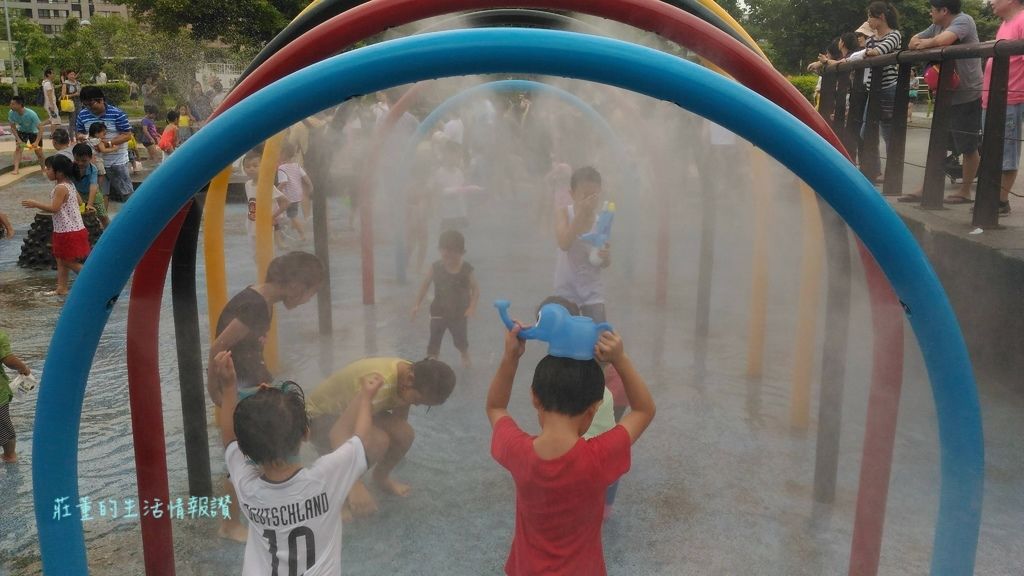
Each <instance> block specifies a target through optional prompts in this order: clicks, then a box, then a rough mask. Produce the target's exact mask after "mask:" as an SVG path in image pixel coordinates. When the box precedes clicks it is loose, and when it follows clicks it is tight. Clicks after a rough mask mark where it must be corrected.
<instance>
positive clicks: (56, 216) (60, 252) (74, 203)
mask: <svg viewBox="0 0 1024 576" xmlns="http://www.w3.org/2000/svg"><path fill="white" fill-rule="evenodd" d="M45 167H46V177H47V178H49V179H50V180H52V181H54V182H56V184H54V186H53V191H51V192H50V203H49V204H44V203H42V202H38V201H36V200H22V201H21V205H22V206H24V207H25V208H35V209H37V210H42V211H43V212H49V213H51V214H53V257H54V259H56V260H57V290H56V291H54V292H48V294H55V295H57V296H64V295H65V294H67V293H68V270H73V271H74V272H75V274H78V272H79V271H80V270H81V269H82V260H84V259H85V257H86V256H88V255H89V232H88V230H86V229H85V223H83V222H82V213H81V211H80V209H79V198H78V192H77V191H76V190H75V185H74V184H73V183H72V180H73V179H74V163H73V162H72V161H71V160H70V159H68V158H67V157H66V156H60V155H57V156H50V157H49V158H47V159H46V162H45Z"/></svg>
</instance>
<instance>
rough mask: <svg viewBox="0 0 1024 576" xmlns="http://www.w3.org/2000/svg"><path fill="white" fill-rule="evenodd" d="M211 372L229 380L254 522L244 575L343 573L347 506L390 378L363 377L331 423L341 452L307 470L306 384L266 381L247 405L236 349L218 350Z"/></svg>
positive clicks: (230, 458) (229, 416)
mask: <svg viewBox="0 0 1024 576" xmlns="http://www.w3.org/2000/svg"><path fill="white" fill-rule="evenodd" d="M211 371H212V372H213V373H214V374H216V376H217V378H216V379H217V381H218V382H220V383H221V393H222V404H221V408H220V430H221V438H222V439H223V441H224V460H225V462H226V463H227V466H228V472H229V473H230V474H231V483H232V484H234V486H235V489H236V490H237V492H238V499H239V503H240V504H241V509H242V515H243V516H245V517H246V519H247V520H248V521H249V533H248V539H247V540H246V543H245V560H244V563H243V565H242V575H243V576H258V575H266V574H289V573H290V574H304V575H306V576H318V575H326V574H330V575H331V576H334V575H336V574H341V573H342V571H341V537H342V523H341V508H342V505H343V504H344V503H345V498H346V496H347V495H348V492H349V489H351V488H352V485H353V484H354V483H355V482H356V481H357V480H358V479H359V477H360V476H362V475H363V473H365V472H366V469H367V464H368V463H367V461H366V451H365V449H364V447H363V440H362V439H363V438H366V437H367V435H368V434H369V433H370V427H371V422H372V418H373V417H372V415H371V404H372V401H373V397H374V396H375V395H376V394H377V391H378V390H380V387H381V385H383V384H384V378H383V377H382V376H381V375H380V374H371V375H369V376H365V377H364V378H362V379H361V380H360V387H361V389H360V392H359V395H358V396H357V398H356V401H355V402H352V403H350V404H349V405H348V408H347V409H346V410H345V413H344V414H342V415H341V417H340V418H339V419H338V421H337V422H336V423H335V424H334V426H333V427H332V428H331V431H330V438H331V445H332V446H333V447H334V452H331V453H330V454H327V455H325V456H321V457H320V458H318V459H317V460H316V462H314V463H313V465H312V466H310V467H309V468H304V467H303V466H302V464H301V463H299V462H297V461H296V458H297V456H298V453H299V447H300V446H301V444H302V442H303V441H304V440H306V439H307V438H308V437H309V417H308V415H307V414H306V405H305V399H304V398H303V395H302V389H301V388H299V386H298V385H297V384H295V383H294V382H286V383H285V384H283V385H282V386H281V387H271V386H268V385H266V384H263V385H261V386H260V388H259V389H258V390H257V391H256V393H255V394H253V395H251V396H248V397H247V398H245V399H244V400H242V401H241V402H239V401H238V385H237V382H236V378H235V368H234V364H233V363H232V361H231V352H220V353H218V354H217V355H216V356H215V357H214V359H213V362H212V366H211ZM353 432H354V435H353V436H351V438H350V439H349V440H348V441H346V442H344V443H342V442H341V439H343V438H346V437H348V436H349V435H352V434H353Z"/></svg>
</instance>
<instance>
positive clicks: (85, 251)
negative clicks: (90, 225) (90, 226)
mask: <svg viewBox="0 0 1024 576" xmlns="http://www.w3.org/2000/svg"><path fill="white" fill-rule="evenodd" d="M89 251H90V247H89V231H88V230H86V229H85V228H82V229H81V230H77V231H75V232H54V233H53V257H54V258H56V259H58V260H81V259H83V258H85V257H86V256H88V255H89Z"/></svg>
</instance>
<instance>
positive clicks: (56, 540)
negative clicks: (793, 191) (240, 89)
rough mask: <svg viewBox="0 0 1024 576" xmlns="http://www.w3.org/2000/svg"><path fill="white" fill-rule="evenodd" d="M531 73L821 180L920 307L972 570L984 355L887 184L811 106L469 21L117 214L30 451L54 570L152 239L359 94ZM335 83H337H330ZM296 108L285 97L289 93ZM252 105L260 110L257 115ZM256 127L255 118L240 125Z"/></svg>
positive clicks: (278, 118) (213, 145) (230, 139)
mask: <svg viewBox="0 0 1024 576" xmlns="http://www.w3.org/2000/svg"><path fill="white" fill-rule="evenodd" d="M497 72H506V73H522V74H542V75H550V76H569V77H574V78H579V79H584V80H590V81H594V82H600V83H604V84H609V85H613V86H618V87H621V88H624V89H627V90H632V91H634V92H639V93H642V94H646V95H648V96H651V97H653V98H658V99H662V100H667V101H671V102H675V103H676V104H678V105H679V106H681V107H683V108H685V109H687V110H690V111H692V112H694V113H696V114H699V115H701V116H704V117H705V118H708V119H709V120H711V121H713V122H715V123H717V124H719V125H721V126H724V127H725V128H727V129H729V130H731V131H733V132H735V133H736V134H738V135H740V136H742V137H744V138H746V139H747V140H749V141H750V142H752V143H754V144H755V145H757V146H759V147H761V148H762V149H764V150H765V151H766V152H768V153H769V154H770V155H772V156H773V157H774V158H776V159H777V160H778V161H780V162H781V163H782V164H784V165H786V166H787V167H788V168H789V169H790V170H792V171H793V172H794V173H796V174H797V175H798V176H799V177H800V178H802V179H803V180H804V181H805V182H806V183H807V184H809V185H810V186H811V187H812V188H814V189H815V190H816V191H818V193H819V194H820V195H821V197H822V198H823V199H824V200H825V201H826V202H828V203H829V204H830V205H831V206H832V207H833V208H834V209H835V210H836V212H837V213H838V214H839V215H840V216H841V217H842V218H843V219H844V220H845V221H846V222H847V224H849V226H850V227H851V228H852V229H853V230H854V231H855V232H856V233H857V234H858V235H859V237H860V239H861V240H862V241H863V242H864V244H865V245H866V246H867V248H868V249H869V250H870V251H871V253H872V254H873V255H874V257H875V259H876V260H877V261H878V263H879V265H880V266H881V268H882V270H884V271H885V273H886V276H887V277H888V278H889V281H890V282H891V283H892V285H893V288H894V289H895V291H896V294H897V295H898V296H899V298H900V299H901V300H902V301H903V303H904V304H905V305H906V309H907V310H908V318H909V322H910V324H911V327H912V328H913V329H914V332H915V333H916V335H917V339H918V342H919V344H920V347H921V352H922V354H923V357H924V361H925V364H926V366H927V369H928V374H929V376H930V379H931V384H932V391H933V396H934V398H935V408H936V413H937V416H938V425H939V440H940V450H941V454H942V457H941V474H942V486H941V493H940V497H939V512H938V519H937V522H936V530H935V540H934V548H933V549H934V553H933V556H932V567H931V573H932V574H933V575H943V576H946V575H949V576H954V575H955V576H967V575H969V574H972V573H973V568H974V558H975V553H976V548H977V540H978V531H979V528H980V522H981V498H982V491H983V478H984V445H983V442H982V429H981V414H980V410H979V406H978V395H977V389H976V387H975V382H974V375H973V373H972V369H971V363H970V359H969V358H968V355H967V349H966V346H965V344H964V340H963V336H962V334H961V332H960V328H959V326H958V325H957V321H956V316H955V315H954V314H953V309H952V307H951V306H950V304H949V300H948V299H947V298H946V294H945V292H944V291H943V289H942V285H941V284H940V283H939V281H938V278H937V277H936V275H935V272H934V271H933V270H932V268H931V266H930V265H929V264H928V261H927V259H926V257H925V255H924V253H923V252H922V251H921V249H920V247H919V246H918V245H917V243H916V242H915V240H914V238H913V237H912V236H911V234H910V232H909V231H908V230H907V228H906V226H904V225H903V223H902V221H901V220H900V219H899V218H898V217H897V216H896V214H895V213H894V212H893V211H892V210H891V209H890V208H889V206H888V205H887V204H886V203H885V201H884V200H883V199H882V198H881V197H880V196H879V195H878V191H877V190H875V189H874V187H873V186H872V185H871V184H870V183H869V182H868V181H867V180H866V179H865V178H864V177H863V176H862V175H861V174H860V173H859V172H858V171H857V170H856V168H854V167H853V165H852V164H850V162H849V161H847V160H846V159H845V158H843V157H842V155H840V154H839V153H838V152H837V151H836V150H835V149H834V148H832V147H831V146H829V145H828V144H827V143H826V142H825V141H824V140H823V139H822V138H821V137H819V136H818V135H817V134H815V133H814V132H813V131H811V129H810V128H808V127H806V126H805V125H803V124H802V123H800V122H799V121H798V120H797V119H795V118H794V117H792V116H790V115H789V114H787V113H786V112H785V111H783V110H782V109H781V108H779V107H777V106H775V105H774V104H773V103H771V102H770V101H768V100H766V99H764V98H762V97H761V96H758V95H757V94H755V93H753V92H751V91H750V90H748V89H746V88H744V87H743V86H741V85H739V84H736V83H734V82H731V81H730V80H728V79H725V78H722V77H720V76H718V75H716V74H715V73H713V72H711V71H708V70H705V69H703V68H701V67H699V66H697V65H696V64H692V63H690V62H687V61H685V60H682V59H679V58H676V57H673V56H670V55H667V54H663V53H660V52H657V51H655V50H651V49H648V48H643V47H639V46H635V45H632V44H629V43H625V42H621V41H617V40H611V39H606V38H599V37H594V36H586V35H580V34H574V33H569V32H554V31H546V30H515V29H508V30H493V29H492V30H462V31H454V32H441V33H437V34H428V35H423V36H415V37H410V38H404V39H400V40H395V41H391V42H385V43H382V44H378V45H374V46H370V47H367V48H363V49H361V50H356V51H354V52H349V53H346V54H342V55H340V56H336V57H334V58H331V59H328V60H325V61H323V62H320V63H318V64H315V65H313V66H310V67H308V68H305V69H303V70H301V71H299V72H296V73H295V74H292V75H290V76H288V77H286V78H284V79H282V80H280V81H278V82H275V83H274V84H272V85H270V86H268V87H267V88H265V89H263V90H261V91H259V92H258V93H256V94H253V95H252V96H250V97H249V98H247V99H246V100H244V101H243V102H241V103H239V104H238V105H237V106H235V107H233V108H231V109H230V110H228V111H227V112H226V113H224V114H223V115H222V116H220V117H218V118H217V119H216V120H214V121H213V122H211V123H210V124H209V125H207V126H206V127H205V128H204V129H203V130H201V131H199V132H198V133H197V134H196V135H195V136H193V137H192V138H191V139H190V140H189V142H188V143H187V144H186V145H185V146H183V147H182V148H181V149H179V150H178V151H176V152H175V154H174V155H173V156H171V157H170V158H169V159H168V160H167V162H165V163H164V164H163V165H162V166H161V167H160V168H159V169H158V170H156V171H155V172H154V173H153V174H152V175H151V176H150V177H149V178H148V179H147V180H146V182H145V184H143V185H142V186H141V187H140V188H139V190H138V192H137V193H136V194H135V195H134V197H133V198H132V200H131V201H129V202H128V203H127V204H126V205H125V208H124V210H122V212H121V213H120V214H119V215H118V218H116V219H115V220H114V223H113V224H112V225H111V226H110V228H109V229H108V230H107V232H106V233H105V234H104V235H103V239H102V240H101V241H100V243H99V245H98V246H97V249H96V251H95V252H94V253H93V255H92V256H91V257H90V259H89V264H88V265H87V266H86V267H85V269H84V270H83V271H82V275H81V276H80V277H79V278H78V281H77V282H76V285H75V289H74V290H73V291H72V292H71V295H70V296H69V297H68V299H67V302H66V304H65V306H64V311H63V313H62V314H61V317H60V319H59V320H58V322H57V327H56V331H55V333H54V336H53V339H52V341H51V343H50V349H51V350H53V351H59V354H50V355H48V357H47V361H46V365H45V370H44V372H43V373H44V380H45V381H44V383H43V385H42V386H41V387H40V393H39V400H38V409H37V414H36V424H35V441H34V442H33V448H34V454H33V462H32V482H33V488H34V490H33V497H34V500H35V511H36V521H37V525H38V528H39V540H40V548H41V550H42V555H43V561H44V568H45V569H46V570H47V571H48V572H49V573H58V574H84V573H86V571H87V568H86V559H85V543H84V538H83V534H82V528H81V524H80V523H78V522H66V521H65V522H61V521H60V520H54V519H53V518H52V510H53V503H54V500H55V499H56V498H61V497H70V498H71V499H72V501H77V498H78V487H77V479H78V465H77V459H78V451H77V447H78V432H79V425H80V420H81V411H82V400H83V397H84V394H85V384H86V379H87V377H88V374H89V369H90V367H91V365H92V359H93V356H94V354H95V350H96V346H97V344H98V342H99V338H100V334H101V333H102V331H103V327H104V326H105V324H106V322H107V319H108V317H109V314H110V310H111V309H112V308H113V306H114V304H115V303H116V300H117V297H118V296H119V295H120V293H121V291H122V289H123V288H124V286H125V284H126V283H127V281H128V278H129V276H130V275H131V272H132V270H133V269H134V267H135V266H136V264H138V262H139V260H140V259H141V258H142V256H143V254H144V252H145V251H146V249H147V247H148V246H149V245H150V244H151V243H152V241H153V240H154V238H156V236H157V234H158V233H159V232H160V230H161V228H163V226H164V225H165V224H166V223H167V222H169V221H170V219H171V218H172V217H173V216H174V214H175V213H177V211H178V210H179V209H180V208H181V207H182V206H183V205H184V204H185V202H186V201H187V200H188V199H190V198H191V197H192V195H193V194H194V193H195V192H196V191H197V190H198V189H199V188H200V187H201V186H202V185H203V184H205V183H206V182H208V181H209V180H210V179H211V178H213V176H214V175H215V174H216V173H217V172H218V171H219V170H220V169H221V168H222V167H223V166H226V165H228V164H229V163H231V162H232V161H234V160H235V159H236V158H238V157H239V156H241V155H242V154H244V152H245V151H246V150H247V149H248V148H250V147H251V146H252V145H253V144H255V143H257V142H259V141H261V140H263V139H265V138H267V137H269V136H271V135H273V134H275V133H277V132H279V131H281V130H283V129H284V128H286V127H287V126H290V125H291V124H294V123H295V122H297V121H299V120H301V119H302V118H304V117H306V116H308V115H310V114H313V113H315V112H316V111H319V110H323V109H325V108H328V107H330V106H333V105H335V104H338V103H340V102H342V101H344V100H346V99H348V98H350V97H352V96H355V95H359V94H368V93H370V92H374V91H376V90H382V89H386V88H389V87H393V86H398V85H402V84H409V83H412V82H416V81H419V80H425V79H430V78H439V77H446V76H456V75H471V74H488V73H497ZM325 79H327V81H328V82H332V83H334V86H333V88H334V89H331V90H325V89H324V86H323V82H324V81H325ZM283 101H287V102H289V106H287V107H285V106H281V102H283ZM252 118H260V119H261V121H260V122H258V123H253V122H251V119H252ZM242 126H245V130H241V129H240V127H242Z"/></svg>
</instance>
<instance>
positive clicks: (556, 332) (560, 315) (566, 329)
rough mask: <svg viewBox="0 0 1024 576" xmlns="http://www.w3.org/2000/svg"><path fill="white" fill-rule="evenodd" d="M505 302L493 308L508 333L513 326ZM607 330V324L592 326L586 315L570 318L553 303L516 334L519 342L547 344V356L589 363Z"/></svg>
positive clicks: (507, 302) (569, 315)
mask: <svg viewBox="0 0 1024 576" xmlns="http://www.w3.org/2000/svg"><path fill="white" fill-rule="evenodd" d="M510 305H511V304H510V303H509V301H508V300H496V301H495V302H494V307H495V308H497V309H498V315H499V316H501V321H502V322H504V323H505V326H506V327H507V328H508V329H509V330H511V329H512V328H513V327H514V326H515V324H514V323H513V322H512V318H510V317H509V315H508V307H509V306H510ZM606 330H607V331H609V332H610V331H611V330H612V326H611V324H608V323H607V322H601V323H600V324H597V323H595V322H594V321H593V320H591V319H590V318H588V317H587V316H573V315H572V314H569V311H568V310H566V309H565V306H562V305H560V304H555V303H549V304H545V305H544V306H543V307H542V308H541V309H540V313H539V314H537V323H536V324H534V325H533V326H530V327H529V328H524V329H523V331H522V332H520V333H519V337H520V338H522V339H523V340H543V341H544V342H547V343H548V354H550V355H552V356H558V357H560V358H573V359H575V360H592V359H593V358H594V346H595V345H596V344H597V339H598V338H599V337H600V336H601V332H604V331H606Z"/></svg>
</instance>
